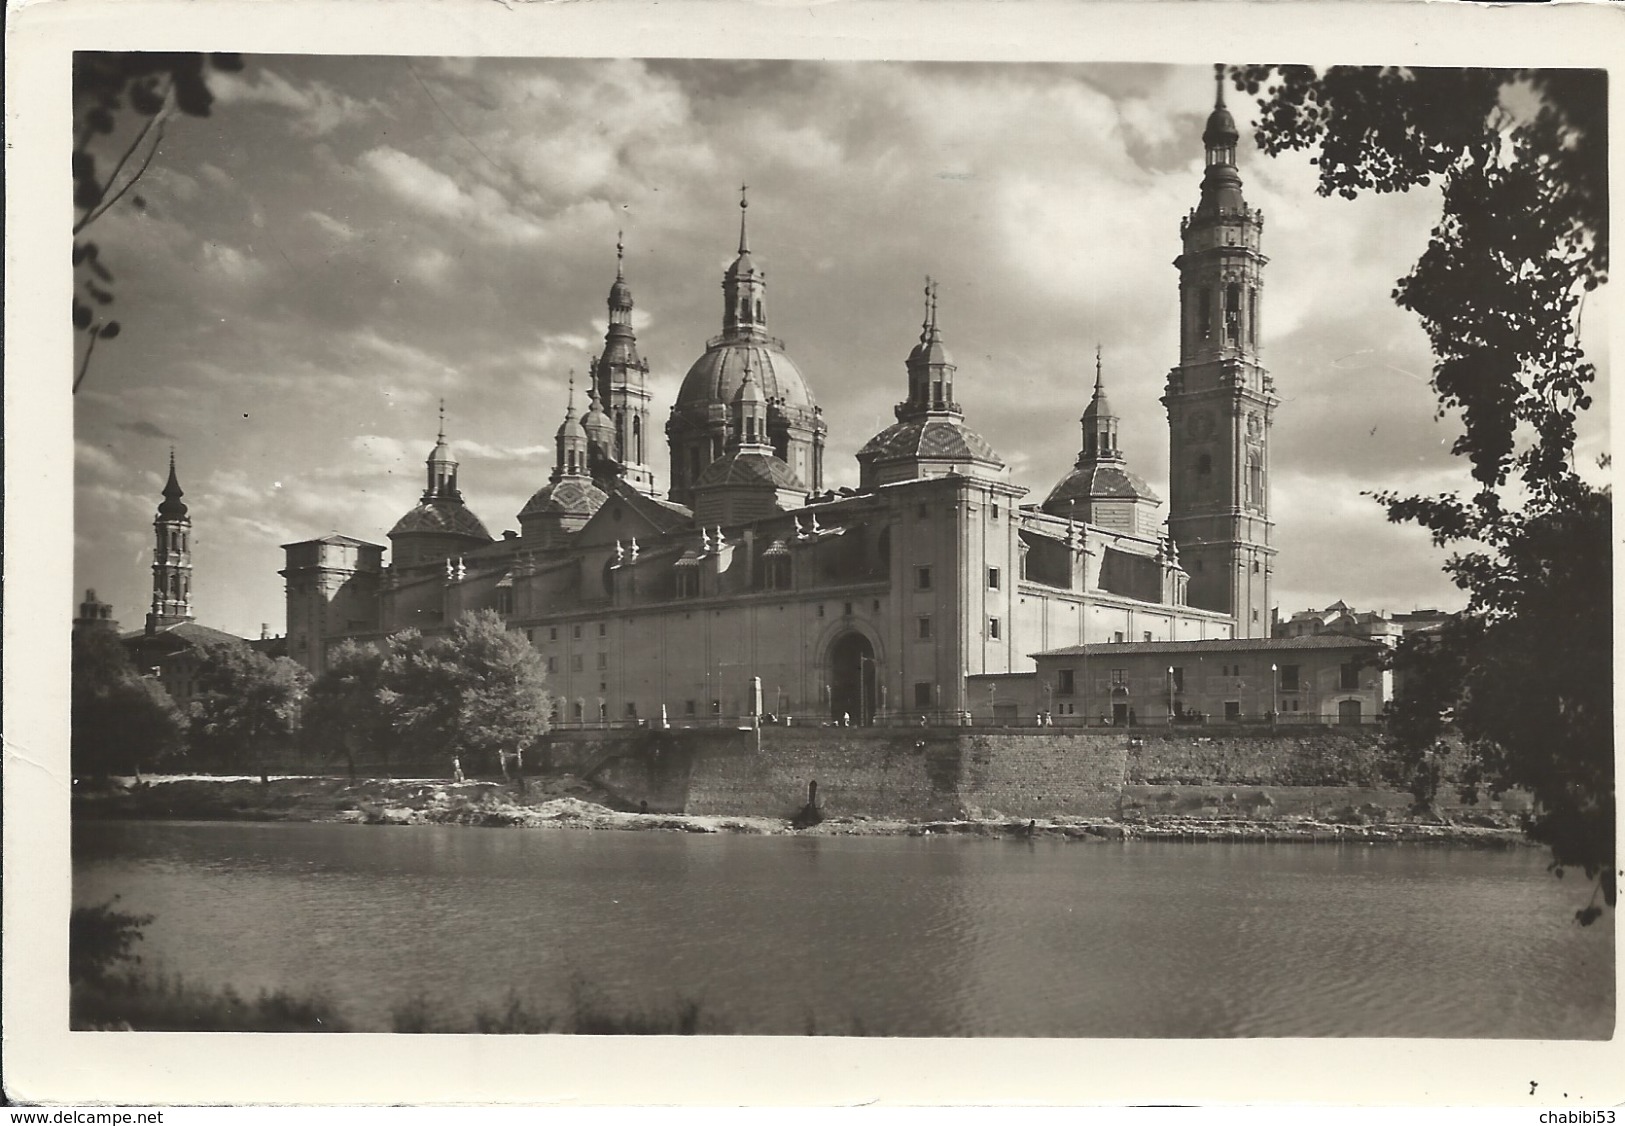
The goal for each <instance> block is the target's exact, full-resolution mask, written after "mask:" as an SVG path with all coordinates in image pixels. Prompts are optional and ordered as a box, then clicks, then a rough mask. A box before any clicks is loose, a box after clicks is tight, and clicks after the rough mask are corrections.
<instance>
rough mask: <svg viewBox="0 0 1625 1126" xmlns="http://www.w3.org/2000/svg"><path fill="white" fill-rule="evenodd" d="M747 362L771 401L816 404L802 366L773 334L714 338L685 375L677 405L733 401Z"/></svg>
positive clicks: (805, 405) (806, 406)
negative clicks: (802, 372)
mask: <svg viewBox="0 0 1625 1126" xmlns="http://www.w3.org/2000/svg"><path fill="white" fill-rule="evenodd" d="M747 364H748V365H749V366H750V370H751V374H752V375H754V376H755V377H756V382H757V384H758V385H759V386H760V387H761V389H762V394H763V395H764V396H765V397H766V398H767V400H768V402H774V401H778V402H781V403H783V404H784V405H785V406H787V407H801V408H802V409H804V410H809V411H810V410H812V409H813V408H814V407H815V406H816V405H817V404H816V403H814V402H813V396H812V391H811V390H809V389H808V387H807V379H806V377H805V376H803V375H802V374H801V369H800V368H798V367H796V364H795V361H794V360H792V359H791V358H790V357H789V356H788V355H787V354H786V353H785V351H784V345H783V344H782V343H781V342H780V341H778V340H774V339H772V338H771V337H747V338H744V339H741V338H738V337H718V338H717V339H715V340H713V341H711V342H710V345H709V346H708V347H707V348H706V350H705V355H703V356H701V357H700V358H699V359H697V360H695V361H694V366H693V367H691V368H689V369H688V375H686V376H685V377H684V378H683V388H682V390H681V391H679V392H678V393H677V405H678V406H679V407H696V406H709V405H711V404H712V403H732V402H733V400H734V395H735V394H736V393H738V391H739V385H740V384H742V383H743V382H744V381H745V367H746V365H747Z"/></svg>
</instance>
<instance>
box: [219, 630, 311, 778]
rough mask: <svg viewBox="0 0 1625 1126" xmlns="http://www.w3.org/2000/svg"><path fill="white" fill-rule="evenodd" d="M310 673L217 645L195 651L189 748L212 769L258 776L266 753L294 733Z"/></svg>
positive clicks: (288, 663)
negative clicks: (250, 770)
mask: <svg viewBox="0 0 1625 1126" xmlns="http://www.w3.org/2000/svg"><path fill="white" fill-rule="evenodd" d="M309 683H310V674H309V673H307V672H306V671H305V670H304V669H303V668H301V667H300V666H299V665H298V664H296V663H294V662H293V661H291V660H289V659H288V658H287V657H275V658H272V657H267V656H265V655H264V654H262V653H257V652H255V651H254V650H253V649H250V648H249V647H248V646H246V645H240V644H232V643H230V642H218V643H215V644H210V645H205V646H203V647H202V648H201V649H200V651H199V653H198V669H197V678H196V692H195V694H194V696H193V699H192V746H193V749H194V750H195V751H196V752H197V753H198V754H199V756H200V757H201V758H203V759H205V760H207V761H210V762H212V763H213V764H214V765H216V766H223V767H229V768H234V769H244V768H247V767H250V766H252V767H253V768H255V769H257V770H259V771H260V772H262V773H263V772H264V769H265V765H264V764H265V758H266V754H267V752H268V751H270V750H271V749H272V747H273V746H274V745H276V744H278V743H286V742H287V741H289V740H291V739H292V738H293V737H294V736H295V735H296V734H297V733H298V730H299V712H300V705H301V704H302V702H303V699H304V694H305V689H306V687H307V685H308V684H309Z"/></svg>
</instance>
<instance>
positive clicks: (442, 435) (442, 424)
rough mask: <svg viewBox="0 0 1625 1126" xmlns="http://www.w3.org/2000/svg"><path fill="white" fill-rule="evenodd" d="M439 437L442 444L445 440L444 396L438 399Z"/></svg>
mask: <svg viewBox="0 0 1625 1126" xmlns="http://www.w3.org/2000/svg"><path fill="white" fill-rule="evenodd" d="M439 437H440V440H441V441H442V442H444V441H445V440H446V399H445V396H443V395H442V396H441V398H440V435H439Z"/></svg>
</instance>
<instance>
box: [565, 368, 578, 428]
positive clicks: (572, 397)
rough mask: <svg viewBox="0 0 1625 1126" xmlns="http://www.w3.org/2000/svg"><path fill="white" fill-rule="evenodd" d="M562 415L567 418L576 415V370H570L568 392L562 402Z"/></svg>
mask: <svg viewBox="0 0 1625 1126" xmlns="http://www.w3.org/2000/svg"><path fill="white" fill-rule="evenodd" d="M564 413H565V416H566V417H568V416H570V415H573V414H575V413H576V369H575V368H571V369H570V390H569V392H568V395H567V397H566V398H565V400H564Z"/></svg>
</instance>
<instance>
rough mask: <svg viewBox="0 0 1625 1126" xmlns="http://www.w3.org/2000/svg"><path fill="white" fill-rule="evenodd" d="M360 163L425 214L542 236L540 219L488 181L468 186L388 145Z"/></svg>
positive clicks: (523, 237) (524, 236) (513, 234)
mask: <svg viewBox="0 0 1625 1126" xmlns="http://www.w3.org/2000/svg"><path fill="white" fill-rule="evenodd" d="M359 163H360V165H361V167H362V169H363V170H365V171H366V172H367V173H368V175H369V176H371V178H372V180H373V182H374V183H376V184H377V185H378V186H379V187H381V188H383V189H384V191H386V192H388V193H389V194H390V195H393V196H394V197H395V198H396V199H398V200H400V201H401V202H402V203H405V204H407V205H408V206H409V207H412V208H414V209H415V210H417V211H418V212H420V213H422V214H424V215H427V216H430V217H433V218H437V219H442V220H446V221H448V222H453V223H458V224H463V225H465V229H474V230H478V231H480V232H482V233H483V234H485V235H487V236H496V237H501V238H505V239H511V240H515V241H525V242H535V241H539V240H540V239H541V238H542V237H543V234H544V232H543V229H542V227H541V226H540V224H538V223H536V222H535V221H534V220H533V219H531V218H529V217H528V216H524V215H521V214H519V213H518V212H516V211H515V210H514V209H513V208H512V207H511V206H510V205H509V203H508V201H507V200H506V199H504V198H503V196H502V195H501V194H500V193H499V192H497V191H496V189H494V188H492V187H491V186H489V185H487V184H480V183H476V184H472V185H470V186H469V187H466V188H465V187H464V186H463V185H461V184H459V183H458V182H457V181H456V180H454V179H453V178H452V177H451V176H449V175H447V174H446V173H444V172H442V171H440V170H439V169H438V168H433V167H431V166H430V165H428V164H427V163H425V162H424V161H422V160H420V159H419V158H417V157H415V156H412V155H411V154H409V153H404V152H402V151H400V150H399V149H396V148H393V147H391V146H389V145H380V146H378V147H376V148H372V149H368V150H367V151H366V152H364V153H362V154H361V158H360V161H359Z"/></svg>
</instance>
